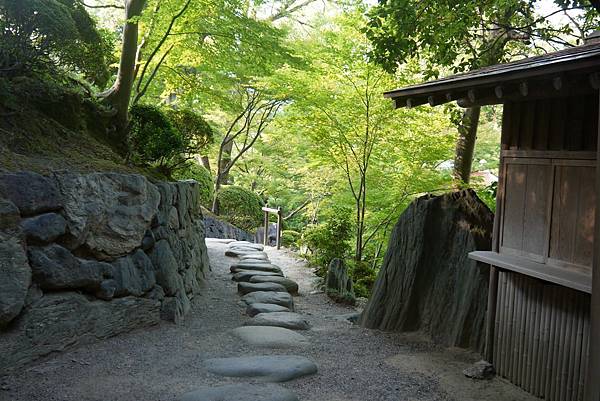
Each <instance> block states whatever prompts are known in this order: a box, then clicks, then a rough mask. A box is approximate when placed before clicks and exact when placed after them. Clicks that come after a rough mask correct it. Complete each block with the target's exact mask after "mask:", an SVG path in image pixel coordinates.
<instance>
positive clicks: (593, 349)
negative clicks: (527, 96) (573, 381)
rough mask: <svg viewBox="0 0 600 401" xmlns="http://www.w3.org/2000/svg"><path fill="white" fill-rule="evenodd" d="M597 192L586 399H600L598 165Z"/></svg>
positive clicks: (598, 149) (599, 179) (598, 175)
mask: <svg viewBox="0 0 600 401" xmlns="http://www.w3.org/2000/svg"><path fill="white" fill-rule="evenodd" d="M599 98H600V97H599ZM599 120H600V112H599ZM598 139H599V142H598V147H597V152H598V156H599V157H600V129H599V130H598ZM596 194H597V195H596V218H595V226H594V255H593V262H592V303H591V307H590V319H591V328H590V336H589V338H590V350H589V363H588V371H587V380H586V385H585V398H584V399H585V401H598V400H600V380H598V375H599V374H600V252H599V248H600V168H598V167H596Z"/></svg>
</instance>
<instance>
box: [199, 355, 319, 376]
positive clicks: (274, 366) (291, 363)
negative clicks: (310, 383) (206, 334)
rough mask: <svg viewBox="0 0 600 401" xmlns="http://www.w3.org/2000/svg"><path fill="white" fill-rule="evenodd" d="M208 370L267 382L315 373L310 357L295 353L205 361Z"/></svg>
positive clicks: (217, 373) (218, 373)
mask: <svg viewBox="0 0 600 401" xmlns="http://www.w3.org/2000/svg"><path fill="white" fill-rule="evenodd" d="M205 364H206V368H207V369H208V371H209V372H211V373H214V374H216V375H221V376H227V377H251V378H258V379H262V380H264V381H267V382H285V381H289V380H293V379H297V378H299V377H302V376H307V375H312V374H314V373H317V365H315V363H314V362H312V361H311V360H310V359H308V358H305V357H303V356H296V355H272V356H246V357H239V358H216V359H208V360H206V361H205Z"/></svg>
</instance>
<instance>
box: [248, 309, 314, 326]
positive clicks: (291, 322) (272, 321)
mask: <svg viewBox="0 0 600 401" xmlns="http://www.w3.org/2000/svg"><path fill="white" fill-rule="evenodd" d="M247 324H248V325H252V326H275V327H283V328H286V329H290V330H308V329H310V323H309V322H308V320H306V319H305V318H303V317H302V315H300V314H298V313H294V312H271V313H259V314H258V315H256V316H254V318H253V319H252V320H251V321H250V322H248V323H247Z"/></svg>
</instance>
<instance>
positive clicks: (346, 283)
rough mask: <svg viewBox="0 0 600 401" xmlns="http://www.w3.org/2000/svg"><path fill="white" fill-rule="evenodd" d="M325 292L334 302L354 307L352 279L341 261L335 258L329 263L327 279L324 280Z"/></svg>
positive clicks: (354, 298) (354, 297)
mask: <svg viewBox="0 0 600 401" xmlns="http://www.w3.org/2000/svg"><path fill="white" fill-rule="evenodd" d="M325 291H326V293H327V295H328V296H329V297H330V298H331V299H333V300H334V301H336V302H342V303H348V304H351V305H354V303H355V302H356V296H355V295H354V286H353V284H352V278H351V277H350V275H349V274H348V268H347V267H346V264H345V263H344V261H343V260H341V259H338V258H335V259H333V260H332V261H331V263H329V267H328V268H327V277H326V278H325Z"/></svg>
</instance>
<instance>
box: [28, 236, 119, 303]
mask: <svg viewBox="0 0 600 401" xmlns="http://www.w3.org/2000/svg"><path fill="white" fill-rule="evenodd" d="M28 255H29V263H30V265H31V270H32V272H33V281H34V282H35V283H36V284H38V285H39V287H40V288H41V289H43V290H53V291H54V290H67V289H85V290H89V291H96V290H98V289H99V288H100V283H102V281H104V280H105V279H107V278H111V277H112V270H111V266H110V265H109V264H108V263H102V262H98V261H95V260H80V259H78V258H76V257H75V256H73V254H72V253H71V252H69V250H68V249H66V248H64V247H62V246H60V245H58V244H52V245H48V246H45V247H34V246H32V247H29V249H28Z"/></svg>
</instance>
